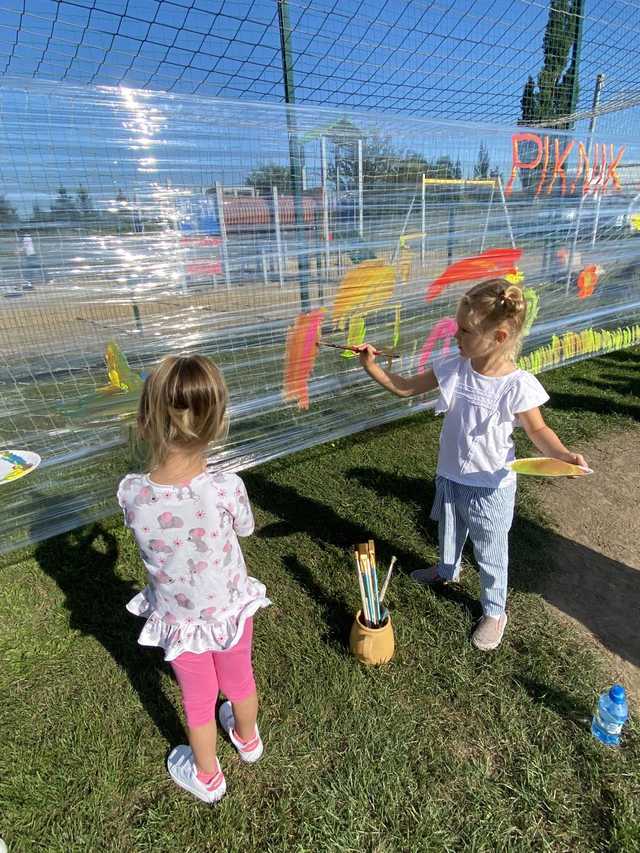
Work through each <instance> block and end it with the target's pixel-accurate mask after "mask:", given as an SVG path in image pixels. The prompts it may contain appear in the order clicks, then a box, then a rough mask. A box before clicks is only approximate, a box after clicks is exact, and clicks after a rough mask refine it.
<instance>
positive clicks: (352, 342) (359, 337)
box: [341, 317, 367, 358]
mask: <svg viewBox="0 0 640 853" xmlns="http://www.w3.org/2000/svg"><path fill="white" fill-rule="evenodd" d="M366 335H367V327H366V324H365V322H364V317H352V318H351V319H350V320H349V334H348V335H347V345H348V346H350V347H357V346H359V345H360V344H363V343H364V339H365V337H366ZM341 355H342V357H343V358H356V356H357V355H358V354H357V353H355V352H352V350H350V349H345V350H342V353H341Z"/></svg>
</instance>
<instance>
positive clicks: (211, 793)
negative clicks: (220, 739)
mask: <svg viewBox="0 0 640 853" xmlns="http://www.w3.org/2000/svg"><path fill="white" fill-rule="evenodd" d="M216 766H217V768H218V770H217V772H216V773H215V775H214V776H213V778H212V779H211V780H210V781H209V782H208V783H205V782H201V781H200V779H198V770H197V768H196V763H195V761H194V760H193V752H192V751H191V748H190V747H188V746H187V745H186V744H182V746H176V748H175V749H173V750H172V751H171V753H170V755H169V758H167V770H168V771H169V775H170V776H171V778H172V779H173V781H174V782H175V783H176V785H179V786H180V788H184V790H185V791H188V792H189V793H190V794H193V796H194V797H197V798H198V799H199V800H202V801H203V802H204V803H217V802H218V800H221V799H222V798H223V797H224V795H225V793H226V791H227V783H226V780H225V778H224V773H223V772H222V770H221V769H220V762H219V761H218V759H217V758H216Z"/></svg>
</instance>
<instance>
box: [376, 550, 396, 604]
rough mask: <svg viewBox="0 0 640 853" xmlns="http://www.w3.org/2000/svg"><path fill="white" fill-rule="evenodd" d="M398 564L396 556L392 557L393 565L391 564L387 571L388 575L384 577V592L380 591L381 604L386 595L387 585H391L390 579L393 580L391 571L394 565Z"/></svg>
mask: <svg viewBox="0 0 640 853" xmlns="http://www.w3.org/2000/svg"><path fill="white" fill-rule="evenodd" d="M395 564H396V558H395V557H392V558H391V565H390V566H389V571H388V572H387V576H386V578H385V579H384V583H383V584H382V592H381V593H380V604H382V602H383V601H384V597H385V595H386V592H387V587H388V586H389V581H390V580H391V572H392V571H393V567H394V566H395Z"/></svg>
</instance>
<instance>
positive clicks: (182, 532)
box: [118, 468, 271, 661]
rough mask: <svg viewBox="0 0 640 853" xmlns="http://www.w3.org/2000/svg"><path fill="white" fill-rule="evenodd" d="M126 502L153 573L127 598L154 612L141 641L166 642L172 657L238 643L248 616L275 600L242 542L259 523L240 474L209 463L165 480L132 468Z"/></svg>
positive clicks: (123, 494)
mask: <svg viewBox="0 0 640 853" xmlns="http://www.w3.org/2000/svg"><path fill="white" fill-rule="evenodd" d="M118 503H119V504H120V506H121V507H122V510H123V512H124V519H125V524H126V525H127V527H129V528H130V529H131V530H132V532H133V534H134V536H135V539H136V542H137V544H138V548H139V549H140V556H141V557H142V560H143V562H144V565H145V568H146V570H147V574H148V584H147V586H146V587H145V588H144V589H143V591H142V592H140V593H139V594H138V595H136V596H135V597H134V598H132V599H131V601H130V602H129V603H128V604H127V610H129V611H130V612H131V613H135V614H136V615H137V616H146V617H147V621H146V623H145V625H144V627H143V629H142V632H141V633H140V637H139V638H138V642H139V643H140V644H141V645H143V646H160V647H161V648H162V649H164V653H165V660H167V661H170V660H174V658H176V657H177V656H178V655H180V654H182V653H183V652H194V653H196V654H200V653H202V652H207V651H214V652H218V651H224V650H226V649H230V648H231V647H232V646H234V645H235V644H236V643H237V642H238V641H239V640H240V638H241V637H242V632H243V631H244V625H245V622H246V620H247V619H249V618H250V617H251V616H253V614H254V613H255V612H256V611H257V610H259V609H260V608H261V607H267V606H268V605H269V604H270V603H271V602H270V601H269V599H268V598H267V597H266V595H265V593H266V589H265V587H264V584H261V583H260V582H259V581H257V580H256V579H255V578H252V577H249V576H248V575H247V570H246V567H245V563H244V557H243V555H242V550H241V549H240V543H239V542H238V536H250V535H251V533H253V528H254V523H253V515H252V512H251V506H250V504H249V499H248V498H247V492H246V490H245V487H244V483H243V482H242V480H241V479H240V477H238V476H237V475H236V474H228V473H215V472H214V471H212V470H211V469H210V468H207V470H206V471H204V472H203V473H202V474H199V475H198V476H197V477H194V478H193V479H192V480H191V481H190V482H188V483H185V484H182V485H180V486H164V485H160V484H158V483H154V482H153V480H151V479H150V478H149V476H148V474H129V475H128V476H126V477H125V478H124V479H123V480H122V482H121V483H120V486H119V488H118Z"/></svg>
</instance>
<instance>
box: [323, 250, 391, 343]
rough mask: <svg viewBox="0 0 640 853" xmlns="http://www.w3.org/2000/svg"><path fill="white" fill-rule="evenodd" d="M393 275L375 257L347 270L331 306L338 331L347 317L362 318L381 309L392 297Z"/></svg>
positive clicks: (387, 267) (387, 266) (342, 327)
mask: <svg viewBox="0 0 640 853" xmlns="http://www.w3.org/2000/svg"><path fill="white" fill-rule="evenodd" d="M395 285H396V272H395V270H394V268H393V267H391V266H389V264H387V263H385V262H384V261H382V260H379V259H378V258H374V259H373V260H370V261H362V263H360V264H358V266H357V267H354V268H353V269H350V270H349V271H348V272H347V273H346V275H345V276H344V278H343V279H342V281H341V282H340V287H339V288H338V292H337V294H336V298H335V301H334V303H333V309H332V315H331V319H332V320H333V322H334V324H335V325H337V326H338V328H340V329H344V326H345V321H346V320H348V319H349V318H350V317H353V316H358V317H364V316H365V315H366V314H368V313H369V312H371V311H376V310H377V309H378V308H381V307H382V306H383V305H384V304H385V302H387V301H388V300H389V299H391V297H392V296H393V291H394V290H395Z"/></svg>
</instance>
